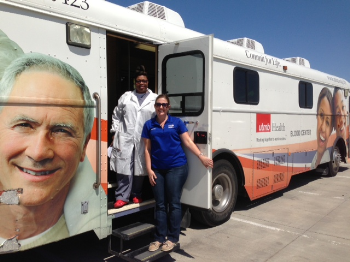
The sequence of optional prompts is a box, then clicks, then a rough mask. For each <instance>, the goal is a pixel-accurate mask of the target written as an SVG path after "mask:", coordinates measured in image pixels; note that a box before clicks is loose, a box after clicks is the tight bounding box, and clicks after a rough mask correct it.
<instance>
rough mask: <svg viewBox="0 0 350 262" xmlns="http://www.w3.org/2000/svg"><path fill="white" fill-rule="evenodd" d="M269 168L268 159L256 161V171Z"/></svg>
mask: <svg viewBox="0 0 350 262" xmlns="http://www.w3.org/2000/svg"><path fill="white" fill-rule="evenodd" d="M269 166H270V162H269V158H263V159H260V160H257V161H256V168H257V169H264V168H268V167H269Z"/></svg>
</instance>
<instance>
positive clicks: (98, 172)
mask: <svg viewBox="0 0 350 262" xmlns="http://www.w3.org/2000/svg"><path fill="white" fill-rule="evenodd" d="M92 96H93V98H94V99H95V101H96V111H97V168H96V182H95V183H94V184H93V188H94V189H98V188H99V186H100V185H101V97H100V95H99V94H98V93H96V92H95V93H93V95H92Z"/></svg>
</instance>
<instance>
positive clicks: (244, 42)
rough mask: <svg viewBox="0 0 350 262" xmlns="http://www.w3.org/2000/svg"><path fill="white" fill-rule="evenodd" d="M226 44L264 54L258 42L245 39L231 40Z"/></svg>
mask: <svg viewBox="0 0 350 262" xmlns="http://www.w3.org/2000/svg"><path fill="white" fill-rule="evenodd" d="M227 42H229V43H232V44H235V45H239V46H242V47H245V48H249V49H252V50H255V51H257V52H260V53H263V54H264V47H263V46H262V44H260V43H259V42H258V41H255V40H253V39H249V38H247V37H243V38H237V39H232V40H228V41H227Z"/></svg>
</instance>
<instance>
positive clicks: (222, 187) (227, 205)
mask: <svg viewBox="0 0 350 262" xmlns="http://www.w3.org/2000/svg"><path fill="white" fill-rule="evenodd" d="M237 192H238V185H237V175H236V171H235V169H234V168H233V166H232V165H231V164H230V162H228V161H227V160H225V159H221V160H218V161H217V162H215V164H214V168H213V178H212V192H211V193H212V209H211V210H193V211H192V214H193V216H194V218H195V219H196V220H198V221H199V222H201V223H203V224H205V225H208V226H217V225H220V224H222V223H224V222H225V221H227V220H228V219H229V218H230V216H231V213H232V211H233V208H234V206H235V204H236V200H237Z"/></svg>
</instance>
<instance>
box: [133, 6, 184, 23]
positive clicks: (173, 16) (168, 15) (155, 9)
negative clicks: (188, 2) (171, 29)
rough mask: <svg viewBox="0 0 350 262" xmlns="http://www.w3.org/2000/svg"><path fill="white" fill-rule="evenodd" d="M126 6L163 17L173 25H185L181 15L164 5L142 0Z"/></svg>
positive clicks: (146, 13)
mask: <svg viewBox="0 0 350 262" xmlns="http://www.w3.org/2000/svg"><path fill="white" fill-rule="evenodd" d="M127 8H128V9H131V10H133V11H136V12H139V13H143V14H145V15H149V16H153V17H156V18H159V19H163V20H165V21H168V22H169V23H172V24H174V25H178V26H181V27H185V24H184V21H183V20H182V18H181V16H180V15H179V14H178V13H177V12H175V11H173V10H171V9H169V8H166V7H164V6H161V5H157V4H154V3H151V2H149V1H144V2H142V3H138V4H134V5H131V6H128V7H127Z"/></svg>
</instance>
